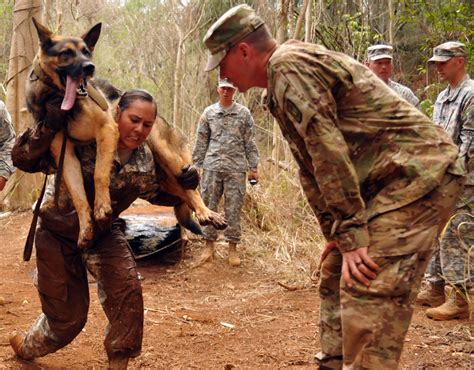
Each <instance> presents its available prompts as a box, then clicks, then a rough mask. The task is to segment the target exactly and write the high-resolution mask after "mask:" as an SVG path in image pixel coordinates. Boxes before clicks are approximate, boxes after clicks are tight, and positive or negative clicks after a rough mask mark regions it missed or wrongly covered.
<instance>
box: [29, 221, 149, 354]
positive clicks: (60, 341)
mask: <svg viewBox="0 0 474 370" xmlns="http://www.w3.org/2000/svg"><path fill="white" fill-rule="evenodd" d="M36 265H37V288H38V291H39V296H40V300H41V308H42V311H43V312H42V313H41V314H40V315H39V316H38V318H37V319H36V321H35V323H34V324H33V325H32V326H31V327H30V329H29V330H28V332H27V333H26V337H25V342H24V343H25V347H24V348H25V351H26V352H27V353H28V355H29V356H32V357H41V356H45V355H46V354H48V353H53V352H55V351H57V350H58V349H60V348H63V347H64V346H66V345H67V344H69V343H70V342H71V341H72V340H73V339H74V338H75V337H76V336H77V335H78V334H79V333H80V332H81V330H82V329H83V328H84V325H85V324H86V321H87V313H88V310H89V282H88V278H87V271H89V272H90V273H91V275H92V276H93V277H94V278H95V280H96V282H97V289H98V295H99V300H100V303H101V305H102V307H103V309H104V312H105V314H106V316H107V319H108V321H109V323H108V326H107V330H106V334H105V341H104V344H105V348H106V351H107V355H108V357H109V358H113V357H116V356H128V357H136V356H138V355H139V353H140V350H141V343H142V337H143V297H142V289H141V285H140V281H139V279H138V274H137V270H136V264H135V261H134V259H133V256H132V254H131V252H130V250H129V246H128V242H127V240H126V238H125V236H124V234H123V231H122V229H121V228H120V227H119V225H117V224H114V226H113V227H112V230H111V231H110V232H108V233H106V234H105V235H104V236H102V237H101V238H100V239H99V240H97V242H96V243H95V244H94V246H93V247H91V248H89V249H87V250H85V251H82V252H81V251H80V250H78V249H77V246H76V243H75V241H73V240H70V239H65V238H64V237H61V236H59V235H57V234H55V233H53V232H52V231H50V230H49V229H47V228H45V227H44V226H43V225H42V226H40V227H39V228H38V230H37V232H36Z"/></svg>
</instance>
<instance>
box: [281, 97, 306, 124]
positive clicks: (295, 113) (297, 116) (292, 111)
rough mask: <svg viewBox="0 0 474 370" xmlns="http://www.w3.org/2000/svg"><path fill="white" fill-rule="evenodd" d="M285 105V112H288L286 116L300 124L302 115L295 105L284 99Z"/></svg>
mask: <svg viewBox="0 0 474 370" xmlns="http://www.w3.org/2000/svg"><path fill="white" fill-rule="evenodd" d="M285 105H286V107H285V110H286V111H287V112H288V114H289V115H291V116H292V117H293V119H294V120H295V121H296V122H298V123H301V120H302V119H303V114H302V113H301V111H300V110H299V109H298V107H297V106H296V104H295V103H293V102H292V101H291V100H290V99H286V103H285Z"/></svg>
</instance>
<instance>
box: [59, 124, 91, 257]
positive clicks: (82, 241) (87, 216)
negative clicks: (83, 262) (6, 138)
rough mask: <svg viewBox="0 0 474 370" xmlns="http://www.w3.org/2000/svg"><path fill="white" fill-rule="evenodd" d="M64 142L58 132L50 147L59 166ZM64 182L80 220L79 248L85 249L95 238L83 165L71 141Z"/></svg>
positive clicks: (66, 159) (68, 142)
mask: <svg viewBox="0 0 474 370" xmlns="http://www.w3.org/2000/svg"><path fill="white" fill-rule="evenodd" d="M62 141H63V134H62V133H60V132H58V133H57V134H56V136H55V137H54V139H53V142H52V143H51V147H50V149H51V153H52V154H53V157H54V160H55V161H56V163H57V164H58V163H59V157H60V153H61V144H62ZM63 180H64V182H65V184H66V187H67V189H68V191H69V194H70V196H71V199H72V202H73V204H74V207H75V208H76V212H77V216H78V218H79V228H80V231H79V238H78V241H77V246H78V247H79V248H85V247H87V246H88V245H89V243H90V242H91V240H92V238H93V236H94V231H93V225H92V218H91V208H90V206H89V202H88V201H87V196H86V192H85V190H84V179H83V178H82V169H81V164H80V162H79V160H78V159H77V157H76V154H75V153H74V145H73V144H72V143H71V142H70V141H67V143H66V151H65V153H64V164H63Z"/></svg>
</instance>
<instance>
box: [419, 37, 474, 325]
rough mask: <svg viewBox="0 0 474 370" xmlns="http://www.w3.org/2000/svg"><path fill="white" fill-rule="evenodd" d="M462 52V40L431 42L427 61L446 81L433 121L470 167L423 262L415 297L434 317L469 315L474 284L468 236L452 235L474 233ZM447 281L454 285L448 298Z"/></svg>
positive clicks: (470, 112)
mask: <svg viewBox="0 0 474 370" xmlns="http://www.w3.org/2000/svg"><path fill="white" fill-rule="evenodd" d="M466 56H467V54H466V46H465V45H464V44H462V43H460V42H454V41H450V42H445V43H444V44H441V45H438V46H436V47H435V48H434V50H433V57H432V58H431V59H430V60H429V62H430V63H434V64H435V66H436V70H437V71H438V75H439V77H440V80H441V81H443V82H447V83H448V86H447V87H446V89H445V90H443V91H442V92H441V93H440V94H439V96H438V98H437V99H436V103H435V106H434V111H433V121H434V122H435V123H436V124H438V125H440V126H441V127H443V128H444V129H445V130H446V131H447V132H448V134H449V135H451V138H452V139H453V141H454V142H455V143H456V144H457V145H458V146H459V155H460V157H461V158H462V159H463V160H464V161H465V163H466V165H467V168H468V170H469V172H468V178H467V182H466V186H465V188H464V190H463V193H462V195H461V196H460V198H459V201H458V203H457V204H456V211H455V217H453V218H452V219H451V220H450V222H449V225H448V228H447V229H446V232H445V233H444V235H443V238H442V240H441V241H440V243H439V245H438V248H437V249H436V251H435V253H434V254H433V257H432V259H431V261H430V264H429V266H428V269H427V273H426V276H425V277H426V280H427V283H428V284H427V287H426V289H425V290H423V291H422V292H420V294H419V295H418V302H419V303H421V304H422V305H428V306H432V308H429V309H428V310H427V311H426V314H427V316H428V317H429V318H432V319H435V320H452V319H462V318H468V317H469V304H468V301H467V299H466V298H467V295H468V291H469V288H471V287H473V285H474V284H473V283H474V282H473V278H472V271H474V258H472V257H471V258H469V247H470V246H471V245H472V237H471V240H469V238H467V237H466V238H464V237H461V238H462V239H460V238H459V236H458V235H457V230H458V227H459V225H460V224H464V226H462V228H461V229H460V231H461V234H462V235H469V234H470V235H472V233H473V231H474V230H472V227H471V228H470V229H469V225H470V223H471V222H472V214H473V212H474V165H473V160H474V144H473V143H474V81H473V80H472V79H470V78H469V75H468V74H467V73H466ZM461 240H462V242H461ZM467 264H470V266H467ZM466 266H467V267H468V268H467V269H466ZM469 271H470V272H471V273H470V274H469ZM446 284H449V285H450V286H452V287H454V289H452V290H451V292H450V294H449V296H448V298H447V299H446V296H445V289H444V287H445V285H446Z"/></svg>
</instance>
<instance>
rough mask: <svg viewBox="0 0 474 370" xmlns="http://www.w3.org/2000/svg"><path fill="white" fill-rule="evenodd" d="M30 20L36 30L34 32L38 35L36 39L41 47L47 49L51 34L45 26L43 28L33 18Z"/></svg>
mask: <svg viewBox="0 0 474 370" xmlns="http://www.w3.org/2000/svg"><path fill="white" fill-rule="evenodd" d="M32 19H33V24H34V25H35V28H36V32H37V33H38V39H39V41H40V44H41V47H42V48H44V49H48V47H49V46H50V45H51V35H52V34H53V33H52V32H51V31H50V30H49V29H48V28H47V27H46V26H43V25H42V24H41V23H40V22H38V21H37V20H36V18H35V17H33V18H32Z"/></svg>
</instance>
